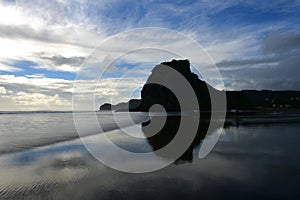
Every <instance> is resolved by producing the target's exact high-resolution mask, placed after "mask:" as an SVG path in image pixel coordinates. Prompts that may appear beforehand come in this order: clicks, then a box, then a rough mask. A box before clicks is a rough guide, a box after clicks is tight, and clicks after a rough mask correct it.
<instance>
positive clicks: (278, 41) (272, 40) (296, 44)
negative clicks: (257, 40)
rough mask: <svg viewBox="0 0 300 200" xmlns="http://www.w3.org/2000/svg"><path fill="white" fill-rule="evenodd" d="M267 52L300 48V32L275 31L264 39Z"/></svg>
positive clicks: (281, 51)
mask: <svg viewBox="0 0 300 200" xmlns="http://www.w3.org/2000/svg"><path fill="white" fill-rule="evenodd" d="M263 44H264V46H263V48H264V51H265V53H289V52H290V51H294V50H299V49H300V33H283V32H273V33H270V34H268V35H267V36H266V37H265V39H264V43H263Z"/></svg>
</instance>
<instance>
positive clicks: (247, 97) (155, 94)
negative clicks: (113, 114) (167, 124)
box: [99, 60, 300, 111]
mask: <svg viewBox="0 0 300 200" xmlns="http://www.w3.org/2000/svg"><path fill="white" fill-rule="evenodd" d="M166 68H172V69H174V70H176V71H177V72H179V73H180V74H181V75H182V76H184V78H185V79H186V80H187V81H188V82H189V84H190V85H191V86H192V88H193V90H194V92H195V94H196V96H197V100H198V104H199V105H198V106H199V108H201V111H210V110H211V101H210V95H209V92H208V91H210V92H213V93H215V94H218V93H220V92H221V91H218V90H216V89H214V88H213V87H212V86H210V85H209V84H207V83H206V82H205V81H202V80H200V79H199V77H198V76H197V75H196V74H194V73H193V72H192V71H191V69H190V62H189V60H172V61H170V62H163V63H161V64H159V65H156V66H155V67H154V68H153V69H152V73H151V75H150V76H149V77H148V79H147V82H146V83H145V85H144V86H143V89H142V91H141V99H131V100H130V101H129V102H126V103H119V104H116V105H111V104H108V103H105V104H103V105H101V106H100V109H99V110H100V111H104V110H114V111H149V108H150V107H151V106H152V105H154V104H160V105H162V106H163V107H164V108H165V110H166V111H181V110H180V106H179V102H178V100H177V98H176V96H175V94H174V93H173V92H172V91H171V90H169V89H168V88H167V87H164V86H162V85H159V84H153V83H157V82H160V81H161V80H163V82H165V83H168V84H169V85H171V86H172V85H175V83H176V80H174V77H172V76H170V75H169V74H166V73H163V72H164V71H165V69H166ZM177 84H178V83H177ZM226 98H227V110H228V111H232V110H235V111H239V110H252V111H273V110H281V111H284V110H295V109H300V91H270V90H262V91H258V90H242V91H226ZM195 108H196V106H195V105H192V104H191V105H190V107H189V108H188V109H189V110H194V109H195Z"/></svg>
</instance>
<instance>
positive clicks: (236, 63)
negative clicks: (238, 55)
mask: <svg viewBox="0 0 300 200" xmlns="http://www.w3.org/2000/svg"><path fill="white" fill-rule="evenodd" d="M280 59H281V58H280V57H263V58H253V59H243V60H223V61H221V62H219V63H217V64H216V65H217V66H218V67H220V68H225V67H231V66H245V65H257V64H265V63H275V62H278V61H280Z"/></svg>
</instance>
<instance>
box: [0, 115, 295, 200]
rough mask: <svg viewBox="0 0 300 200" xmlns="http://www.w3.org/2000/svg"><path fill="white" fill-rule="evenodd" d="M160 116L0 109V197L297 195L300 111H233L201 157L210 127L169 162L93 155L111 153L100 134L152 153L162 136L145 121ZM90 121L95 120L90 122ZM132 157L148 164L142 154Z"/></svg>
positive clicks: (126, 146) (129, 148)
mask: <svg viewBox="0 0 300 200" xmlns="http://www.w3.org/2000/svg"><path fill="white" fill-rule="evenodd" d="M128 116H130V117H128ZM159 117H161V116H159V115H155V116H153V115H149V113H140V112H132V113H122V112H120V113H113V114H112V113H111V112H77V113H72V112H1V113H0V199H1V200H2V199H3V200H4V199H12V200H13V199H20V200H21V199H22V200H27V199H28V200H29V199H31V200H35V199H43V200H44V199H45V200H47V199H49V200H50V199H51V200H52V199H53V200H56V199H58V200H59V199H74V200H76V199H78V200H79V199H80V200H82V199H88V200H94V199H101V200H102V199H144V200H147V199H295V200H296V199H300V190H299V182H300V159H299V158H300V150H299V144H300V115H298V114H293V115H291V114H284V113H275V114H272V115H267V116H256V115H253V116H239V117H232V118H230V119H227V120H226V123H225V125H224V126H222V127H220V129H218V130H221V132H220V136H219V138H218V140H217V142H216V144H215V146H214V147H213V149H212V151H211V152H209V154H207V155H206V156H205V157H204V158H200V157H199V151H201V146H202V145H203V144H204V142H205V140H206V139H207V137H209V134H208V135H206V136H204V138H202V137H200V139H198V140H199V141H198V140H197V141H194V142H193V143H192V145H191V147H190V148H189V149H188V150H187V151H186V152H184V153H183V155H182V156H180V157H179V158H177V159H176V160H175V161H174V162H170V164H168V165H167V166H165V167H163V168H161V169H157V170H153V171H148V172H145V173H131V172H124V171H120V170H118V169H116V167H111V166H110V165H109V164H108V163H105V162H102V161H101V160H99V159H98V157H97V155H96V154H97V153H99V155H103V153H107V154H109V153H110V152H109V151H108V147H107V146H106V145H102V144H103V143H102V140H104V137H103V136H105V137H106V138H109V139H110V141H111V142H112V143H114V144H116V145H117V146H118V147H119V148H124V149H126V150H127V151H132V152H136V153H140V152H142V153H143V152H154V151H155V150H156V149H157V148H158V147H159V146H160V145H161V143H164V142H165V141H164V139H165V137H164V136H163V137H162V139H161V137H159V138H156V139H151V140H149V139H148V138H147V137H145V130H144V127H145V123H147V122H149V121H150V122H151V120H153V119H154V118H156V119H157V118H158V119H159ZM175 117H176V116H175ZM177 117H178V116H177ZM132 119H133V120H132ZM95 120H96V121H98V122H99V123H91V122H95ZM158 121H160V120H158ZM175 122H176V120H175V121H174V122H173V121H172V122H171V124H172V126H177V125H178V124H176V123H175ZM169 129H170V130H171V129H172V127H167V128H166V130H164V133H163V134H168V131H169ZM124 130H127V131H129V132H131V134H130V135H128V134H127V133H124ZM125 132H126V131H125ZM187 132H188V130H187ZM186 134H188V133H186ZM132 137H135V138H138V139H132ZM91 149H92V151H91ZM151 155H152V158H153V157H154V159H157V160H162V161H164V160H169V159H170V158H166V157H164V156H163V155H161V154H159V153H157V154H156V153H153V154H151ZM113 156H114V158H115V160H116V162H115V163H117V164H118V166H132V165H133V163H132V159H125V158H124V157H122V156H120V155H113ZM134 164H135V165H137V167H148V166H151V164H152V163H149V162H147V158H146V157H145V159H144V160H140V161H139V162H136V163H134Z"/></svg>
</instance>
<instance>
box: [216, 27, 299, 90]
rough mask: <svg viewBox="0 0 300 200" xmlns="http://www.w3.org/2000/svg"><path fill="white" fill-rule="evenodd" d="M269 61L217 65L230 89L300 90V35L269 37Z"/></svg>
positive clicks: (265, 46) (267, 37)
mask: <svg viewBox="0 0 300 200" xmlns="http://www.w3.org/2000/svg"><path fill="white" fill-rule="evenodd" d="M262 48H263V49H264V52H265V53H266V54H265V55H264V56H265V57H259V58H249V59H240V60H239V59H236V60H223V61H221V62H219V63H217V66H218V67H219V68H220V71H221V73H222V75H223V77H224V79H225V83H226V87H227V88H230V89H271V90H300V80H299V77H300V70H299V67H300V33H298V32H295V33H282V32H281V33H279V32H274V33H270V34H268V35H267V36H266V37H265V39H264V40H263V44H262Z"/></svg>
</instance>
